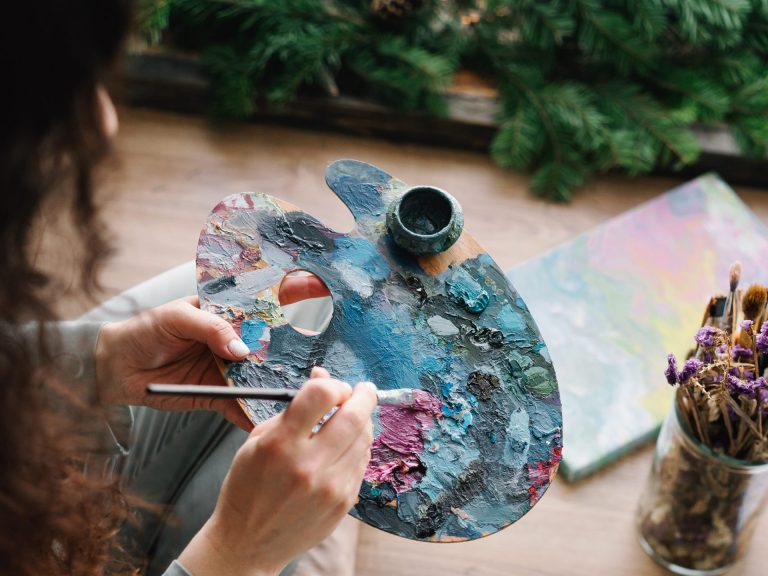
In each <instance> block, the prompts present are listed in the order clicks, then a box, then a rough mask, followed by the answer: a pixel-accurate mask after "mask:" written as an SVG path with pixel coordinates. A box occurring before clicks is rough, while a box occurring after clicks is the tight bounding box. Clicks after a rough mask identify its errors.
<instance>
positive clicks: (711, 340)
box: [696, 326, 719, 348]
mask: <svg viewBox="0 0 768 576" xmlns="http://www.w3.org/2000/svg"><path fill="white" fill-rule="evenodd" d="M718 332H719V330H718V329H717V328H715V327H714V326H703V327H701V328H699V331H698V332H696V342H697V343H698V344H699V345H700V346H703V347H704V348H714V347H715V346H716V345H717V338H716V336H717V335H718Z"/></svg>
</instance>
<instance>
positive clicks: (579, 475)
mask: <svg viewBox="0 0 768 576" xmlns="http://www.w3.org/2000/svg"><path fill="white" fill-rule="evenodd" d="M696 185H698V186H702V187H703V186H710V187H717V188H719V190H720V191H721V192H722V193H724V194H726V195H728V196H730V197H731V200H733V201H734V202H735V203H737V204H738V205H739V206H740V207H741V208H742V209H743V210H744V212H745V213H746V214H748V215H749V217H750V219H751V221H752V224H753V225H754V226H755V229H757V230H761V231H762V232H763V233H764V234H766V235H768V226H767V225H766V224H764V223H763V222H762V220H760V219H759V218H758V217H757V215H756V214H755V213H754V212H753V211H752V210H751V209H750V207H749V206H748V205H747V204H746V203H745V202H744V201H743V200H742V199H741V197H740V196H739V195H738V194H737V193H736V191H735V190H734V189H733V188H732V187H731V186H730V185H729V184H728V183H727V182H725V181H724V180H723V179H722V178H721V177H720V176H719V175H718V174H717V173H715V172H707V173H705V174H702V175H701V176H698V177H696V178H694V179H692V180H688V181H686V182H684V183H682V184H680V185H679V186H675V187H674V188H671V189H669V190H667V191H665V192H662V193H661V194H658V195H656V196H654V197H653V198H649V199H648V200H646V201H644V202H641V203H640V204H638V205H637V206H634V207H632V208H630V209H629V210H626V211H624V212H622V213H620V214H617V215H615V216H613V217H612V218H609V219H608V220H606V221H604V222H601V223H600V224H598V225H596V226H593V227H592V228H590V229H588V230H585V231H584V232H580V233H579V234H576V235H575V236H572V237H571V238H569V239H567V240H564V241H563V242H560V243H558V244H557V245H555V246H553V247H552V248H549V249H548V250H546V251H544V252H542V253H541V254H538V255H536V256H533V257H531V258H527V259H526V260H523V261H522V262H519V263H518V264H516V265H515V266H514V267H512V268H510V269H508V271H507V272H506V275H507V277H508V278H509V279H510V282H513V284H514V277H513V275H514V271H515V270H517V269H519V268H523V267H525V266H526V265H528V264H529V263H532V262H535V261H537V260H539V259H543V258H547V257H549V256H551V255H552V254H554V253H556V252H558V251H561V250H563V249H564V248H565V247H567V246H569V245H571V244H573V243H576V242H578V241H579V240H581V239H583V238H586V237H589V236H592V235H594V234H597V233H598V232H599V231H600V230H601V229H604V228H606V227H608V226H610V225H612V224H615V222H616V221H617V220H619V221H620V220H624V219H631V218H632V217H633V215H634V214H636V213H638V212H641V211H643V210H645V209H647V208H648V207H649V206H651V205H652V204H653V203H654V202H657V201H658V200H659V199H660V198H662V197H665V196H668V195H670V194H673V193H675V192H676V191H679V190H682V189H684V188H688V187H691V186H696ZM702 305H703V304H702ZM554 368H555V371H557V366H556V365H555V367H554ZM661 423H662V422H661V420H659V421H658V422H656V424H655V426H654V427H653V428H652V429H651V430H649V431H648V432H647V433H645V434H642V435H639V436H638V437H637V438H635V439H633V440H631V441H629V442H627V443H625V444H624V445H622V446H621V447H619V448H617V449H614V450H610V451H608V452H606V453H605V454H603V455H602V456H601V457H599V458H597V459H595V460H594V461H592V462H590V463H589V464H586V465H581V466H578V465H573V464H570V463H569V460H568V458H567V456H566V455H565V454H564V457H563V459H562V460H561V461H560V468H559V475H560V476H561V477H562V478H563V480H565V481H566V482H569V483H573V482H577V481H579V480H582V479H584V478H587V477H589V476H592V475H593V474H595V473H596V472H599V471H600V470H602V469H603V468H605V467H606V466H607V465H609V464H611V463H613V462H615V461H616V460H618V459H620V458H621V457H623V456H626V455H628V454H630V453H632V452H634V451H636V450H638V449H640V448H641V447H643V446H645V445H647V444H648V443H649V442H651V441H653V440H655V439H656V437H657V436H658V433H659V430H660V429H661ZM564 424H565V422H564ZM566 453H567V451H566Z"/></svg>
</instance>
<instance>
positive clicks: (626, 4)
mask: <svg viewBox="0 0 768 576" xmlns="http://www.w3.org/2000/svg"><path fill="white" fill-rule="evenodd" d="M423 4H424V7H422V8H420V9H417V10H414V11H412V12H411V13H410V14H409V15H408V16H406V17H405V18H403V19H402V20H401V21H396V22H392V21H383V20H381V19H380V18H378V17H376V15H374V14H373V13H372V11H371V2H370V0H284V1H274V0H142V2H141V11H140V22H141V25H142V28H143V30H144V31H145V33H146V35H147V36H148V37H149V38H150V39H153V40H155V41H157V40H159V39H161V38H162V39H163V40H164V41H166V42H169V43H171V44H173V45H176V46H178V47H181V48H183V49H192V50H196V51H198V52H199V53H201V54H202V55H203V57H204V61H205V63H206V66H207V70H208V72H209V74H210V76H211V79H212V84H213V89H214V96H215V102H216V112H217V113H219V114H222V115H226V116H235V117H247V116H249V115H250V114H252V113H253V111H254V109H255V107H256V106H258V105H261V103H263V102H266V103H269V104H271V105H281V104H285V103H288V102H290V101H292V100H293V99H295V98H296V97H297V95H298V94H300V93H306V92H312V91H315V92H317V91H322V92H325V93H329V94H336V93H338V92H341V93H345V94H350V95H355V96H358V97H364V98H369V99H375V100H378V101H380V102H382V103H385V104H387V105H390V106H393V107H397V108H402V109H406V110H424V111H427V112H430V113H433V114H443V113H445V112H446V104H445V100H444V96H443V95H444V94H445V90H446V88H447V87H448V86H449V85H450V83H451V81H452V78H453V75H454V73H455V72H456V70H458V69H459V68H467V69H470V70H473V71H475V72H477V73H480V74H483V75H485V76H487V77H488V78H489V79H491V80H492V81H493V82H495V84H496V85H497V86H498V89H499V96H500V100H501V105H502V106H501V112H500V115H499V118H498V120H499V130H498V133H497V135H496V137H495V139H494V141H493V143H492V146H491V150H490V152H491V155H492V157H493V159H494V160H495V161H496V162H497V163H498V164H499V165H501V166H504V167H508V168H513V169H517V170H523V169H526V170H530V171H531V172H532V177H531V188H532V190H533V191H534V192H535V193H537V194H540V195H542V196H545V197H548V198H552V199H556V200H567V199H569V198H570V195H571V193H572V191H573V190H574V189H575V188H577V187H578V186H580V185H581V184H582V183H583V182H584V181H585V179H586V178H588V177H589V176H590V175H592V174H594V173H596V172H604V171H607V170H616V169H619V170H623V171H626V172H628V173H630V174H644V173H647V172H649V171H651V170H653V169H654V168H656V167H659V166H668V167H672V168H679V167H681V166H685V165H686V164H690V163H691V162H694V161H695V160H696V159H697V157H698V155H699V145H698V142H697V140H696V138H695V137H694V134H693V132H692V130H691V127H692V126H695V125H696V124H705V125H712V124H727V125H728V126H729V127H730V129H731V131H732V133H733V135H734V138H735V139H736V141H737V142H738V143H739V145H740V146H741V148H742V150H743V151H744V152H745V153H747V154H754V155H765V154H766V152H767V150H766V143H768V72H766V67H765V60H766V57H767V56H768V0H482V1H481V0H431V1H429V0H427V1H426V2H424V3H423Z"/></svg>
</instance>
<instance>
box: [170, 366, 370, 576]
mask: <svg viewBox="0 0 768 576" xmlns="http://www.w3.org/2000/svg"><path fill="white" fill-rule="evenodd" d="M334 406H338V407H339V409H338V411H337V412H336V413H335V414H334V415H333V417H332V418H331V419H330V420H328V422H326V423H325V424H324V425H323V426H322V428H321V429H320V430H319V431H318V432H317V433H313V432H312V428H313V427H314V426H315V425H316V424H317V423H318V421H320V420H321V419H322V417H323V416H324V415H325V414H327V413H328V411H330V410H331V409H332V408H333V407H334ZM375 406H376V388H375V386H373V385H371V384H369V383H362V384H358V385H357V386H355V388H354V390H353V389H352V388H351V387H350V386H349V385H348V384H345V383H344V382H340V381H338V380H334V379H332V378H330V375H329V374H328V372H327V371H326V370H324V369H323V368H314V369H313V370H312V374H311V376H310V380H309V381H307V383H306V384H305V385H304V386H303V387H302V388H301V390H300V391H299V393H298V394H297V395H296V398H294V400H293V401H292V402H291V403H290V405H289V406H288V407H287V408H286V409H285V410H284V411H283V412H281V413H280V414H278V415H277V416H275V417H273V418H270V419H269V420H267V421H266V422H264V423H262V424H260V425H258V426H256V427H255V428H254V429H253V431H252V432H251V434H250V436H249V437H248V440H246V442H245V443H244V444H243V446H242V447H241V448H240V450H238V452H237V454H236V456H235V459H234V461H233V463H232V468H231V469H230V471H229V474H228V475H227V478H226V479H225V481H224V484H223V486H222V489H221V493H220V495H219V500H218V502H217V504H216V509H215V511H214V513H213V515H212V516H211V518H210V519H209V520H208V522H207V523H206V524H205V525H204V526H203V528H202V529H201V530H200V532H198V534H197V535H196V536H195V537H194V538H193V539H192V541H191V542H190V543H189V545H188V546H187V548H186V549H185V550H184V552H182V554H181V556H180V557H179V562H180V563H181V564H182V565H184V567H186V568H187V570H189V571H190V572H191V573H192V574H194V576H209V575H210V576H213V575H216V576H219V575H221V574H227V575H229V576H240V575H245V574H248V575H250V576H256V575H259V576H260V575H274V574H277V573H278V572H279V571H280V570H281V569H282V568H283V567H284V566H285V565H286V564H287V563H288V562H290V561H291V559H292V558H294V557H295V556H297V555H298V554H300V553H301V552H303V551H305V550H307V549H309V548H311V547H312V546H314V545H315V544H317V543H318V542H320V541H321V540H323V539H324V538H325V537H326V536H328V535H329V534H330V533H331V532H332V531H333V529H334V528H335V527H336V525H337V524H338V523H339V521H341V519H342V518H343V517H344V515H345V514H346V513H347V512H348V511H349V509H350V508H351V507H352V506H353V505H354V503H355V502H356V501H357V494H358V491H359V489H360V484H361V482H362V479H363V474H364V472H365V468H366V466H367V464H368V460H369V459H370V448H371V442H372V440H373V429H372V422H371V412H372V411H373V409H374V408H375Z"/></svg>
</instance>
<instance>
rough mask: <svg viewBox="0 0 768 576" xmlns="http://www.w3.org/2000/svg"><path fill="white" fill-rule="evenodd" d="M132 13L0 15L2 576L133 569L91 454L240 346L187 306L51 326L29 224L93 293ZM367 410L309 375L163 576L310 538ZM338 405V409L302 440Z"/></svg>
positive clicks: (269, 554) (121, 519)
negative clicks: (48, 237)
mask: <svg viewBox="0 0 768 576" xmlns="http://www.w3.org/2000/svg"><path fill="white" fill-rule="evenodd" d="M130 14H131V2H130V1H129V0H70V1H68V2H61V1H54V0H48V1H43V2H35V3H29V2H14V3H12V6H10V7H7V8H6V10H5V13H4V17H5V20H4V22H5V26H4V28H5V30H4V31H3V34H0V58H1V59H2V64H3V66H2V71H3V72H2V74H3V80H4V82H3V93H4V96H5V98H4V100H5V102H6V105H5V106H4V107H2V109H0V193H1V194H2V196H1V198H2V199H1V200H0V275H1V276H2V282H0V433H1V434H2V442H1V443H0V573H2V574H19V575H35V576H38V575H41V574H77V575H80V574H84V575H85V574H87V575H89V576H90V575H94V574H102V573H105V572H108V573H126V574H128V573H135V569H134V567H133V566H136V565H140V564H141V563H142V562H143V560H144V559H142V558H138V559H130V558H128V559H126V557H125V556H124V555H122V556H121V555H120V554H119V550H118V548H119V546H118V545H116V534H117V532H118V530H119V529H120V527H121V526H123V525H124V524H125V523H126V520H127V521H128V523H130V518H129V513H128V510H129V507H128V504H127V502H126V500H125V497H124V496H123V495H122V494H120V493H119V492H118V491H117V490H116V484H117V482H116V480H115V478H114V476H113V475H112V476H110V475H109V474H105V473H104V467H103V466H100V465H99V466H97V463H101V464H103V462H104V461H103V460H99V459H98V456H99V454H100V453H104V452H109V448H110V445H112V444H114V440H115V439H117V440H120V439H121V438H122V437H123V433H122V432H121V427H122V426H123V425H124V424H125V422H124V419H123V418H122V415H123V414H121V412H120V410H119V409H117V408H116V406H119V405H122V404H132V405H148V404H149V399H148V398H147V397H146V396H145V394H144V392H143V390H144V387H145V385H146V384H147V383H148V382H150V381H162V382H200V383H217V382H218V383H221V378H220V376H219V373H218V371H217V370H216V367H215V363H214V361H213V356H212V355H211V352H213V354H216V355H218V356H221V357H222V358H226V359H230V360H236V359H240V358H242V357H243V356H244V355H245V354H247V352H248V349H247V347H246V345H245V344H244V343H243V342H242V341H241V340H240V339H239V338H238V336H237V334H236V333H235V332H234V330H233V329H232V327H231V326H229V325H228V324H227V323H226V322H224V321H223V320H221V319H218V318H216V317H214V316H213V315H210V314H207V313H205V312H202V311H200V310H199V309H198V308H197V307H196V301H195V300H194V299H192V298H189V299H183V300H179V301H176V302H173V303H171V304H168V305H166V306H163V307H160V308H158V309H156V310H153V311H151V312H148V313H144V314H141V315H139V316H137V317H135V318H132V319H130V320H127V321H125V322H119V323H113V324H107V325H102V324H101V323H96V324H93V323H58V324H54V323H52V322H51V320H52V319H53V314H52V312H51V307H50V305H49V302H50V299H51V296H50V294H49V293H48V292H46V288H47V287H48V282H49V278H48V277H47V276H46V274H45V273H43V272H42V271H41V270H40V269H39V268H38V267H37V266H36V254H35V253H34V250H33V247H32V241H33V239H34V238H35V237H36V233H35V232H34V230H35V227H36V226H39V223H40V219H41V215H42V214H44V213H46V212H48V213H50V211H51V210H55V211H56V215H57V217H62V216H64V215H68V216H69V217H71V219H72V222H73V223H74V225H75V226H76V229H77V230H78V232H79V246H80V250H79V251H76V253H77V254H80V256H78V257H77V260H78V265H79V270H80V272H81V273H80V274H79V277H80V281H79V284H80V287H81V288H82V290H84V291H86V292H87V293H93V291H94V287H95V286H96V272H97V270H98V267H99V264H100V263H101V262H102V261H103V259H104V257H105V255H106V254H107V252H108V250H107V246H106V243H105V241H104V230H103V226H102V224H101V222H100V221H99V217H98V209H97V206H96V203H95V200H94V195H93V189H92V188H93V187H92V172H93V169H94V167H95V166H96V165H97V163H98V162H99V160H100V159H101V158H102V157H103V156H104V155H105V152H106V151H107V148H108V141H109V137H110V136H111V135H112V133H114V131H115V129H116V127H117V119H116V115H115V113H114V108H113V107H112V104H111V101H110V100H109V97H108V95H107V94H106V92H105V91H104V89H103V88H102V86H103V81H104V78H105V75H106V74H107V73H108V71H109V68H110V66H111V64H112V62H113V60H114V58H115V57H116V55H117V53H118V51H119V48H120V45H121V42H122V40H123V38H124V35H125V33H126V30H127V28H128V26H129V22H130ZM284 284H285V286H284V291H283V293H281V299H287V300H290V299H297V298H299V297H300V296H301V295H302V294H303V295H317V294H318V291H319V289H320V288H319V286H318V285H317V284H316V283H314V281H313V280H311V279H310V280H306V279H296V280H291V281H289V282H286V283H284ZM209 350H210V351H209ZM166 402H168V401H166ZM375 402H376V400H375V387H373V386H369V385H358V386H356V387H355V388H354V389H352V388H351V387H350V386H348V385H347V384H344V383H342V382H339V381H336V380H333V379H331V378H330V377H329V374H328V372H326V371H325V370H323V369H322V368H316V369H315V370H313V372H312V374H311V375H310V379H309V381H308V382H307V383H306V385H305V386H304V387H303V388H302V390H301V391H300V393H299V394H298V395H297V397H296V399H295V400H294V401H293V402H292V403H291V404H290V406H289V407H288V408H287V409H286V410H285V411H284V412H283V413H282V414H281V415H279V416H277V417H275V418H273V419H271V420H269V421H267V422H264V423H263V424H260V425H259V426H257V427H255V428H253V430H252V431H251V432H250V434H249V435H248V437H247V439H246V440H245V442H244V444H243V445H242V447H241V448H240V449H239V450H238V451H237V454H236V455H235V457H234V461H233V463H232V466H231V469H230V471H229V473H228V475H227V478H226V480H225V482H224V485H223V487H222V488H221V492H220V495H219V498H218V502H217V503H216V507H215V510H214V511H213V513H212V515H211V516H210V518H209V519H208V520H207V521H206V522H205V524H204V525H203V526H202V528H201V529H200V531H199V532H198V533H197V534H196V535H195V536H194V538H192V540H191V541H190V542H189V544H188V545H187V547H186V548H185V549H184V550H183V552H182V553H181V555H180V557H179V559H178V561H177V562H174V563H173V565H172V566H170V567H169V568H168V572H167V574H169V575H170V574H173V575H177V574H192V575H194V576H206V575H209V574H211V575H213V574H216V575H221V574H228V575H233V576H236V575H240V574H276V573H277V572H278V571H280V570H281V569H282V567H283V566H285V565H286V563H288V562H289V561H290V560H291V558H293V557H294V556H295V555H297V554H298V553H300V552H301V551H303V550H306V549H307V548H309V547H310V546H312V545H314V544H316V543H318V542H320V541H321V540H322V539H323V538H324V537H326V536H327V535H328V534H329V533H330V532H331V531H332V530H333V528H334V526H335V525H336V524H337V523H338V522H339V521H340V520H341V518H342V517H343V516H344V514H345V513H346V511H347V510H348V509H349V507H350V506H351V504H352V503H353V502H354V499H355V497H356V494H357V490H358V488H359V485H360V481H361V479H362V475H363V471H364V468H365V466H366V463H367V461H368V457H369V449H370V443H371V424H370V413H371V411H372V410H373V408H374V405H375ZM154 406H155V407H156V408H160V409H174V410H192V409H204V410H216V411H218V412H219V413H220V414H222V415H223V416H225V417H226V418H228V419H229V420H231V421H232V422H233V423H235V424H236V425H238V426H240V427H242V428H245V429H250V428H251V425H250V423H249V422H248V421H247V420H246V419H245V418H244V417H243V414H242V412H240V410H239V408H238V407H237V405H236V404H235V403H234V402H230V401H226V402H225V401H220V400H217V401H200V400H198V401H187V402H185V403H183V402H175V403H165V404H159V403H158V404H155V405H154ZM334 406H340V408H339V410H338V412H337V413H336V414H335V415H334V417H333V418H332V419H331V420H330V421H329V422H328V423H327V424H326V425H325V426H324V427H323V428H322V429H321V430H320V431H319V432H318V433H316V434H313V433H312V427H313V426H314V425H315V423H316V422H317V421H318V420H319V419H320V418H321V417H322V416H323V415H324V414H325V413H326V412H327V411H328V410H330V409H331V408H332V407H334ZM105 423H106V424H107V426H106V427H105ZM105 432H108V433H105ZM339 479H341V480H339ZM128 497H130V495H129V496H128ZM127 546H128V547H130V542H129V543H128V545H127ZM131 562H135V564H133V566H132V565H131Z"/></svg>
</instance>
